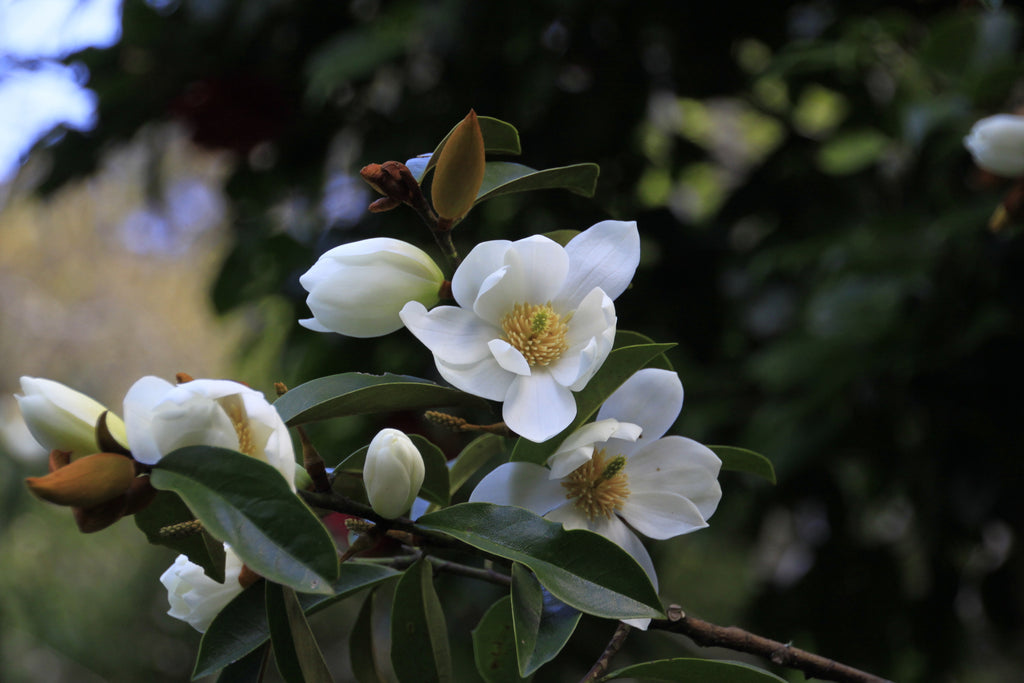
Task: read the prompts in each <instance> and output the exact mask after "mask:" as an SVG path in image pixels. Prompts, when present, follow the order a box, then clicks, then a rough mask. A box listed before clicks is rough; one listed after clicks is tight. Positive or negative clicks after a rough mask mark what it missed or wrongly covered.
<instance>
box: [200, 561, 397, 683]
mask: <svg viewBox="0 0 1024 683" xmlns="http://www.w3.org/2000/svg"><path fill="white" fill-rule="evenodd" d="M397 575H398V572H397V571H395V570H394V569H391V568H389V567H381V566H378V565H368V564H358V563H357V562H346V563H345V564H343V565H341V570H340V572H339V576H338V579H337V580H336V581H335V582H334V583H333V584H332V588H333V589H334V591H335V593H334V595H322V594H299V603H300V604H301V605H302V609H303V611H305V612H306V613H307V614H313V613H315V612H318V611H320V610H321V609H324V608H325V607H328V606H329V605H333V604H334V603H336V602H338V601H339V600H342V599H343V598H346V597H349V596H350V595H352V594H353V593H356V592H358V591H361V590H363V589H364V588H368V587H371V586H375V585H377V584H379V583H381V582H382V581H386V580H387V579H390V578H392V577H394V576H397ZM269 637H270V630H269V627H268V625H267V607H266V599H265V596H264V588H263V585H262V583H256V584H254V585H252V586H250V587H249V588H246V589H245V590H244V591H242V592H241V594H239V595H238V596H236V597H235V599H234V600H232V601H231V602H229V603H228V604H227V605H226V606H225V607H224V609H222V610H221V611H220V613H219V614H218V615H217V616H216V617H214V619H213V622H212V623H211V624H210V628H208V629H207V630H206V633H204V634H203V639H202V641H200V643H199V653H198V654H197V655H196V666H195V671H194V672H193V674H192V677H193V678H199V677H200V676H206V675H208V674H211V673H213V672H215V671H217V670H219V669H222V668H224V667H225V666H227V665H228V664H230V663H231V662H234V661H237V660H239V659H241V658H242V657H244V656H246V655H247V654H248V653H250V652H252V651H253V650H255V649H256V648H258V647H259V646H260V645H262V644H263V643H265V642H267V639H268V638H269Z"/></svg>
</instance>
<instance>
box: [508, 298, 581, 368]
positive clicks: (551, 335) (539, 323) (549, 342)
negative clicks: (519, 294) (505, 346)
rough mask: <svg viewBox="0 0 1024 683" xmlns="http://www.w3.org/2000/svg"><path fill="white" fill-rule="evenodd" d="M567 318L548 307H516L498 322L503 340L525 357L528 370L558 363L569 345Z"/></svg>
mask: <svg viewBox="0 0 1024 683" xmlns="http://www.w3.org/2000/svg"><path fill="white" fill-rule="evenodd" d="M567 323H568V319H566V320H562V317H561V316H560V315H558V314H557V313H555V311H554V310H553V309H552V308H551V304H550V303H547V304H516V305H515V306H514V307H513V308H512V311H511V312H510V313H507V314H506V315H505V317H504V318H502V319H501V329H502V331H503V332H504V333H505V340H506V341H507V342H508V343H509V344H511V345H512V346H513V347H515V349H516V350H517V351H519V352H520V353H521V354H523V356H524V357H525V358H526V362H527V363H529V364H530V367H534V366H535V365H549V364H550V363H553V362H554V361H556V360H558V359H559V358H560V357H561V356H562V354H563V353H564V352H565V350H566V349H567V348H569V342H567V341H566V339H565V336H566V334H567V333H568V331H569V325H568V324H567Z"/></svg>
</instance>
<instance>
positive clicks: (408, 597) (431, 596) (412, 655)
mask: <svg viewBox="0 0 1024 683" xmlns="http://www.w3.org/2000/svg"><path fill="white" fill-rule="evenodd" d="M391 665H392V666H393V667H394V669H395V673H396V674H397V675H398V680H400V681H403V683H406V682H407V683H432V682H433V681H437V682H438V683H447V682H450V681H452V680H453V679H452V660H451V651H450V650H449V648H448V627H447V625H446V624H445V620H444V612H443V611H442V610H441V601H440V600H438V598H437V593H436V592H435V591H434V572H433V568H432V567H431V565H430V562H428V561H426V560H419V561H417V562H416V564H414V565H412V566H411V567H409V569H407V570H406V571H405V574H404V575H403V576H402V578H401V579H399V580H398V586H397V587H396V588H395V602H394V605H393V606H392V608H391Z"/></svg>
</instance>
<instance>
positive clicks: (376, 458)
mask: <svg viewBox="0 0 1024 683" xmlns="http://www.w3.org/2000/svg"><path fill="white" fill-rule="evenodd" d="M424 473H425V469H424V466H423V456H421V455H420V452H419V451H418V450H417V449H416V446H415V444H413V442H412V439H410V438H409V437H408V436H406V435H405V434H403V433H402V432H400V431H399V430H397V429H382V430H380V431H379V432H378V433H377V436H375V437H373V441H371V442H370V448H369V450H368V451H367V453H366V462H365V464H364V465H363V484H364V485H365V486H366V494H367V496H369V498H370V505H372V506H373V510H374V512H376V513H377V514H378V515H380V516H381V517H386V518H388V519H394V518H395V517H398V516H399V515H401V514H402V513H403V512H405V511H406V510H408V509H409V507H410V506H411V505H412V502H413V501H414V500H416V495H417V494H418V493H419V492H420V487H421V486H422V485H423V476H424Z"/></svg>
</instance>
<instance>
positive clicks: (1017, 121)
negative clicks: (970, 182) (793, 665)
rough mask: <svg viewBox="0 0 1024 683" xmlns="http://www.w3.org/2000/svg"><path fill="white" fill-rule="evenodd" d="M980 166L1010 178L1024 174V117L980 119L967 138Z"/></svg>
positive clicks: (1005, 115)
mask: <svg viewBox="0 0 1024 683" xmlns="http://www.w3.org/2000/svg"><path fill="white" fill-rule="evenodd" d="M964 146H966V147H967V150H968V151H969V152H970V153H971V156H972V157H974V163H976V164H977V165H978V166H979V167H981V168H983V169H985V170H986V171H989V172H990V173H995V174H996V175H1000V176H1005V177H1007V178H1016V177H1018V176H1021V175H1024V116H1015V115H1013V114H996V115H995V116H989V117H987V118H984V119H981V120H980V121H978V122H977V123H975V124H974V126H973V127H972V128H971V132H970V133H969V134H968V135H967V137H965V138H964Z"/></svg>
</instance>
